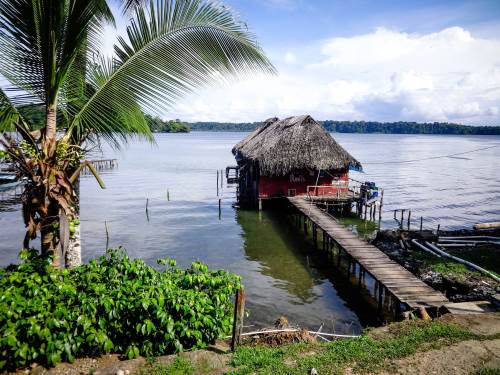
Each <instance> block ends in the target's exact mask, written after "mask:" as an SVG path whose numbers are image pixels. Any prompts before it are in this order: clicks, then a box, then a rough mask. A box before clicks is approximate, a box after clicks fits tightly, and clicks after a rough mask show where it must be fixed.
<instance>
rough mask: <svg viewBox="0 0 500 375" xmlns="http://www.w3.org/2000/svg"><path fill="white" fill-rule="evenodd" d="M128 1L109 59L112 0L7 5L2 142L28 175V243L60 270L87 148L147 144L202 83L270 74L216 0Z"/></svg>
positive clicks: (1, 38) (19, 0)
mask: <svg viewBox="0 0 500 375" xmlns="http://www.w3.org/2000/svg"><path fill="white" fill-rule="evenodd" d="M144 3H147V4H144ZM124 4H125V6H124V9H125V10H126V11H127V12H129V13H128V14H130V15H131V20H130V25H129V26H128V27H127V36H128V38H127V39H128V40H127V39H124V38H119V39H118V44H117V45H115V47H114V56H113V57H111V58H106V57H103V56H101V55H99V52H98V40H99V39H100V37H101V33H102V30H103V26H104V25H105V24H106V23H107V22H111V23H113V22H114V19H113V15H112V13H111V11H110V9H109V7H108V4H107V3H106V0H0V9H1V13H0V74H1V75H3V76H4V77H5V78H6V79H7V80H8V81H9V83H10V86H9V87H7V88H6V90H11V91H12V94H11V95H9V96H7V95H6V94H5V93H4V92H3V91H0V132H3V136H2V137H0V143H1V144H2V145H3V148H4V149H5V151H6V153H7V155H8V157H9V159H10V161H11V162H12V163H13V164H14V165H15V166H16V168H17V170H18V173H19V174H20V175H22V176H24V177H26V178H27V184H26V188H25V192H24V194H23V217H24V221H25V224H26V227H27V232H26V237H25V240H24V244H23V245H24V247H25V248H28V247H29V246H30V242H31V241H32V240H33V239H35V238H36V236H37V233H40V237H41V253H42V254H45V255H50V256H52V257H53V264H54V265H55V266H60V264H61V251H64V249H66V248H67V247H68V241H69V237H70V236H69V231H68V223H69V221H71V220H74V219H75V218H76V217H77V215H78V209H77V207H78V194H77V193H76V192H75V189H76V190H77V182H78V175H79V173H80V171H81V169H82V167H84V166H85V165H88V162H86V161H85V149H84V148H85V145H88V144H92V143H97V144H98V142H99V141H100V140H101V139H104V140H106V141H108V142H110V143H111V144H112V145H114V146H115V147H119V145H120V144H121V143H122V142H125V141H126V140H127V139H128V138H129V136H130V135H133V134H136V135H139V136H142V137H144V138H146V139H149V140H151V141H152V140H153V138H152V134H151V131H150V129H149V127H148V126H147V123H146V120H145V116H144V113H143V112H144V111H145V112H157V111H160V110H163V111H165V110H169V109H170V108H171V107H172V105H174V104H175V103H176V101H177V100H178V99H179V98H180V97H182V96H183V95H185V94H186V93H189V92H191V91H193V90H195V89H196V88H198V87H200V86H202V85H207V84H210V83H213V82H217V81H226V80H228V79H231V77H237V76H240V75H242V74H247V73H250V72H255V71H261V72H262V71H264V72H268V73H273V72H274V67H273V66H272V64H271V63H270V62H269V60H268V59H267V58H266V56H265V55H264V53H263V51H262V50H261V48H260V47H259V45H258V44H257V42H256V40H255V37H254V36H253V35H252V34H251V33H249V32H248V30H247V28H246V25H245V24H244V23H242V22H240V21H239V20H238V19H237V17H236V16H235V15H234V13H233V12H232V11H231V10H230V9H229V8H227V7H225V6H224V5H221V4H220V3H215V2H212V1H209V0H206V1H205V0H156V1H153V0H150V1H149V2H147V1H144V0H124ZM141 5H144V6H141ZM146 5H147V6H146ZM26 103H35V104H38V105H40V106H43V108H44V110H45V122H44V124H43V125H42V127H41V128H39V129H36V127H35V125H34V124H31V123H30V122H29V121H28V120H27V119H25V118H23V116H22V115H21V113H20V111H19V106H22V105H24V104H26ZM12 131H15V133H14V135H13V134H12V133H11V132H12ZM95 176H96V178H98V175H97V174H96V173H95Z"/></svg>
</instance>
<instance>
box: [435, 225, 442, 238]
mask: <svg viewBox="0 0 500 375" xmlns="http://www.w3.org/2000/svg"><path fill="white" fill-rule="evenodd" d="M439 228H441V224H438V228H437V231H436V235H438V236H439Z"/></svg>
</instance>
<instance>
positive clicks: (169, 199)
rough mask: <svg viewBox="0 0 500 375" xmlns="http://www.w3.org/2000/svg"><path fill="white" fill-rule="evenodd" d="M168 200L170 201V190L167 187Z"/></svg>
mask: <svg viewBox="0 0 500 375" xmlns="http://www.w3.org/2000/svg"><path fill="white" fill-rule="evenodd" d="M167 201H170V192H169V191H168V189H167Z"/></svg>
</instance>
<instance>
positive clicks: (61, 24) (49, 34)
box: [0, 0, 112, 103]
mask: <svg viewBox="0 0 500 375" xmlns="http://www.w3.org/2000/svg"><path fill="white" fill-rule="evenodd" d="M0 9H2V12H0V74H2V75H3V76H4V77H5V78H7V80H9V81H10V83H11V84H12V85H13V86H15V87H17V88H18V89H21V90H24V91H26V92H27V93H29V94H31V95H33V97H36V98H38V99H39V100H41V101H42V102H45V103H55V102H56V99H57V96H58V93H59V89H60V87H61V85H62V83H63V82H64V80H65V77H66V74H67V72H68V71H69V69H70V68H71V66H72V64H73V61H74V59H75V57H76V56H77V55H78V53H79V51H80V50H81V47H82V45H83V44H84V43H85V42H86V41H87V36H88V31H89V29H90V28H91V27H92V26H93V25H94V24H95V22H96V17H97V18H99V19H104V20H112V14H111V11H110V10H109V8H108V6H107V4H106V1H105V0H0Z"/></svg>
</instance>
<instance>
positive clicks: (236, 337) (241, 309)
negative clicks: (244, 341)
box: [231, 289, 245, 351]
mask: <svg viewBox="0 0 500 375" xmlns="http://www.w3.org/2000/svg"><path fill="white" fill-rule="evenodd" d="M244 316H245V290H244V289H238V290H237V292H236V296H235V301H234V319H233V337H232V340H231V350H233V351H234V349H235V348H236V346H238V345H240V342H241V333H242V331H243V318H244Z"/></svg>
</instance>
